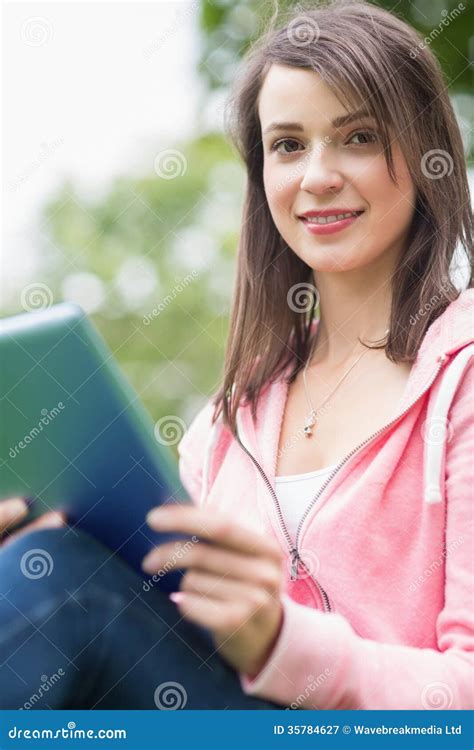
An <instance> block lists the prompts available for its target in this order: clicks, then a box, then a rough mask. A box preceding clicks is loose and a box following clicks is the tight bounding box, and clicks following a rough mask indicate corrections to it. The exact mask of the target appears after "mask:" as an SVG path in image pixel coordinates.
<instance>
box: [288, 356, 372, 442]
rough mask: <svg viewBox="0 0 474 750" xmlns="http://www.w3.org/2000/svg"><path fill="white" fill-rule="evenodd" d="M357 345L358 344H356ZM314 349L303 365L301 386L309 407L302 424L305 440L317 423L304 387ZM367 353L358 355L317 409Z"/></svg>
mask: <svg viewBox="0 0 474 750" xmlns="http://www.w3.org/2000/svg"><path fill="white" fill-rule="evenodd" d="M357 343H359V342H357ZM314 348H315V346H313V348H312V350H311V354H310V356H309V357H308V359H307V361H306V364H305V366H304V370H303V384H304V390H305V394H306V400H307V402H308V406H309V412H308V414H307V416H306V420H305V423H304V428H303V432H304V434H305V435H306V437H307V438H310V437H311V436H312V434H313V427H314V426H315V424H316V421H317V411H316V409H315V408H314V406H313V404H312V401H311V399H310V397H309V393H308V387H307V385H306V371H307V369H308V365H309V361H310V359H311V356H312V354H313V349H314ZM356 348H357V344H356V346H355V347H354V349H353V350H352V351H355V349H356ZM368 351H369V349H365V350H364V351H363V352H362V354H360V355H359V356H358V357H357V359H356V361H355V362H353V363H352V365H351V366H350V367H349V369H348V370H346V372H345V373H344V375H343V376H342V378H341V379H340V380H338V382H337V383H336V385H335V387H334V388H333V389H332V391H331V392H330V393H329V395H328V396H326V398H325V399H324V401H323V402H322V404H320V405H319V407H318V408H319V409H321V407H323V406H324V404H326V403H327V402H328V401H329V399H330V398H331V396H332V395H333V393H334V392H335V391H336V390H337V389H338V388H339V386H340V385H341V383H342V381H343V380H345V378H347V376H348V375H349V373H350V371H351V370H352V369H353V368H354V367H355V366H356V364H357V363H358V361H359V360H360V359H362V357H363V356H364V354H367V352H368ZM351 353H352V352H351Z"/></svg>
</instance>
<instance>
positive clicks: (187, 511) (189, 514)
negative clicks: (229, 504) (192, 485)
mask: <svg viewBox="0 0 474 750" xmlns="http://www.w3.org/2000/svg"><path fill="white" fill-rule="evenodd" d="M147 523H148V524H149V526H151V528H152V529H155V530H156V531H176V532H182V533H184V534H187V535H189V536H192V535H194V534H195V535H196V536H198V537H199V538H201V539H207V540H208V541H211V542H216V543H219V544H221V545H224V546H226V547H228V548H229V549H233V550H236V551H238V552H241V553H242V554H248V555H255V556H259V557H271V558H273V559H275V560H282V559H283V553H282V550H281V549H280V547H279V546H278V545H277V543H276V542H275V541H274V540H272V539H269V538H268V537H265V536H263V535H262V534H259V533H257V532H256V531H253V530H252V529H248V528H247V527H245V526H242V525H240V524H238V523H236V522H235V521H234V519H233V518H232V517H231V516H229V515H227V514H224V513H215V512H211V511H208V510H205V509H203V508H196V507H191V506H187V505H186V506H184V505H176V506H170V505H167V506H166V507H165V506H160V507H159V508H154V509H153V510H151V511H150V512H149V513H148V515H147Z"/></svg>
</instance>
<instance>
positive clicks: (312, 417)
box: [303, 411, 316, 438]
mask: <svg viewBox="0 0 474 750" xmlns="http://www.w3.org/2000/svg"><path fill="white" fill-rule="evenodd" d="M315 424H316V412H314V411H312V412H310V414H308V416H307V417H306V422H305V424H304V428H303V432H304V434H305V435H306V437H307V438H310V437H311V435H312V434H313V427H314V425H315Z"/></svg>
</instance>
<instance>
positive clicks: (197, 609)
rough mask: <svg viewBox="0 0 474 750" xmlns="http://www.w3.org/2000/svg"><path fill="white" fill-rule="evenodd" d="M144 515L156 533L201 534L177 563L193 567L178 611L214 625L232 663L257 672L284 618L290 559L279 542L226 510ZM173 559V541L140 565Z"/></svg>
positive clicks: (156, 566) (154, 566)
mask: <svg viewBox="0 0 474 750" xmlns="http://www.w3.org/2000/svg"><path fill="white" fill-rule="evenodd" d="M147 521H148V524H149V525H150V526H151V528H152V529H155V530H156V531H173V532H183V533H184V534H187V535H189V536H190V537H193V538H194V539H195V540H196V541H195V542H194V543H193V542H192V541H188V542H183V548H182V550H180V553H179V559H178V560H177V561H176V562H177V564H176V566H175V567H178V568H187V569H188V572H187V573H186V574H185V575H184V576H183V579H182V582H181V587H180V588H181V590H180V592H179V594H178V596H177V597H176V598H175V599H174V600H175V601H176V604H177V606H178V608H179V611H180V612H181V614H182V615H183V617H185V618H187V619H189V620H192V621H193V622H195V623H197V624H198V625H201V626H202V627H205V628H208V629H209V630H210V631H211V633H212V635H213V638H214V642H215V644H216V648H217V650H218V651H219V653H220V654H221V656H222V657H223V658H224V659H225V660H226V661H227V662H228V663H229V664H230V665H231V666H232V667H233V668H234V669H236V670H237V671H240V672H245V673H246V674H249V675H251V676H253V675H255V674H257V673H258V672H259V671H260V669H261V668H262V667H263V665H264V664H265V662H266V660H267V657H268V656H269V654H270V652H271V650H272V647H273V645H274V643H275V642H276V640H277V638H278V634H279V632H280V629H281V625H282V620H283V606H282V603H281V598H280V594H281V590H282V585H283V578H284V575H283V564H284V560H285V557H284V554H283V552H282V551H281V549H280V548H279V547H278V546H277V544H276V542H274V541H272V540H271V539H268V538H267V537H264V536H261V535H260V534H257V533H256V532H254V531H251V530H249V529H247V528H245V527H244V526H241V525H239V524H237V523H235V521H234V520H233V518H231V517H229V516H226V515H224V514H222V513H216V512H215V511H212V512H211V511H208V510H204V509H199V508H196V507H195V506H188V505H182V506H171V505H168V506H166V507H160V508H155V509H153V510H152V511H150V513H149V514H148V516H147ZM194 539H193V541H194ZM201 540H206V541H201ZM174 560H176V542H171V543H165V544H162V545H160V546H159V547H156V548H155V549H154V550H152V551H151V552H150V553H149V554H148V555H147V556H146V557H145V558H144V560H143V562H142V567H143V569H144V570H145V571H146V572H147V573H151V574H152V573H156V572H157V571H159V570H160V568H162V567H164V566H165V564H166V563H168V564H169V563H170V561H174ZM171 598H174V597H173V594H172V595H171Z"/></svg>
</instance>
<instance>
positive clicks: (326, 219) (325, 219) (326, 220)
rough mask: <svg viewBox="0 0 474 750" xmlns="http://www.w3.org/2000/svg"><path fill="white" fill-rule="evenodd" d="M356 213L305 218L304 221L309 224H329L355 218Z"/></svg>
mask: <svg viewBox="0 0 474 750" xmlns="http://www.w3.org/2000/svg"><path fill="white" fill-rule="evenodd" d="M357 214H358V211H351V212H348V213H345V214H334V215H332V216H306V217H305V221H308V222H309V223H310V224H330V223H331V222H333V221H340V220H341V219H350V217H351V216H357Z"/></svg>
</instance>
